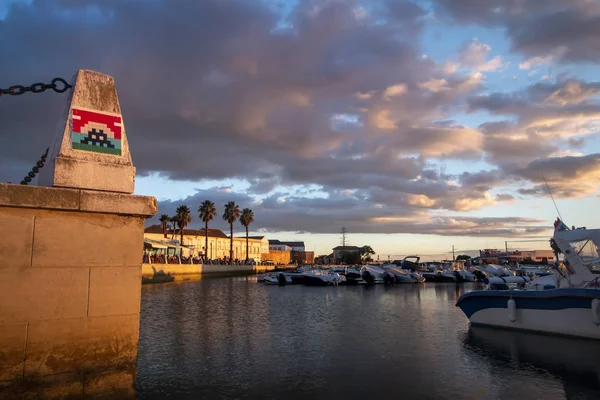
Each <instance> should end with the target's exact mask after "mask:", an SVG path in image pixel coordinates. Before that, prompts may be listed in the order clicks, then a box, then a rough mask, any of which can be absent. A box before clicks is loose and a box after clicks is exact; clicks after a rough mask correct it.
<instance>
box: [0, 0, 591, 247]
mask: <svg viewBox="0 0 600 400" xmlns="http://www.w3.org/2000/svg"><path fill="white" fill-rule="evenodd" d="M599 37H600V2H598V1H596V0H544V1H539V0H489V1H481V0H423V1H418V0H414V1H404V0H364V1H361V0H306V1H302V0H288V1H286V0H245V1H244V0H221V1H219V0H202V1H183V0H182V1H177V0H170V1H167V0H130V1H121V0H90V1H76V0H37V1H35V0H34V1H27V0H19V1H14V0H0V54H2V59H1V60H0V87H6V86H10V85H14V84H30V83H33V82H37V81H40V80H42V81H49V80H51V79H52V78H54V77H56V76H60V77H71V76H72V75H73V74H74V73H75V71H76V70H77V69H79V68H87V69H93V70H97V71H100V72H103V73H106V74H110V75H113V76H114V77H115V79H116V82H117V90H118V93H119V97H120V101H121V106H122V110H123V116H124V122H125V125H126V129H127V134H128V137H129V142H130V146H131V152H132V157H133V161H134V164H135V166H136V167H137V171H138V175H137V178H136V192H137V193H139V194H148V195H153V196H156V197H157V198H158V199H159V201H160V203H159V206H160V211H159V213H168V214H171V213H173V211H174V209H175V208H176V206H177V205H179V204H187V205H188V206H190V207H191V208H192V210H194V214H195V215H194V217H195V218H194V219H193V221H192V226H193V227H199V226H200V221H199V218H198V217H197V216H196V212H195V210H196V209H197V208H198V205H199V203H200V202H201V201H203V200H205V199H211V200H213V201H215V202H216V203H217V206H218V208H219V211H220V213H221V208H222V205H223V204H224V202H226V201H228V200H234V201H236V202H237V203H238V204H240V206H242V207H250V208H252V209H253V210H254V213H255V215H256V222H255V223H254V224H253V228H254V230H255V231H256V232H259V231H262V232H267V235H268V236H269V237H271V238H279V239H289V240H291V239H298V240H304V241H305V242H306V244H307V247H308V248H309V249H314V250H315V251H316V252H317V253H319V254H322V253H327V252H329V251H330V249H331V247H333V246H335V245H337V244H338V243H339V234H338V232H339V231H340V229H341V228H342V227H346V229H347V230H348V231H349V232H350V234H349V236H348V239H349V241H350V243H351V244H354V245H363V244H370V245H371V246H372V247H373V248H374V249H375V250H376V251H377V253H378V254H380V255H381V256H382V257H387V255H388V254H391V255H392V256H394V255H403V254H408V253H420V254H434V253H440V254H442V255H443V253H445V252H448V251H449V250H450V249H451V247H452V245H455V247H456V249H458V250H472V249H478V248H483V247H504V241H506V240H508V241H509V247H510V248H513V249H516V248H525V247H528V248H531V247H539V248H546V246H547V245H546V243H547V242H540V243H539V245H537V244H536V245H534V244H533V243H532V242H520V241H521V240H533V239H532V238H540V237H547V236H548V235H549V233H550V231H549V228H550V227H551V226H552V222H553V220H554V218H555V217H556V211H555V210H554V206H553V205H552V201H551V200H550V198H549V197H548V195H547V191H546V190H545V186H544V181H543V179H542V174H543V175H544V176H545V178H546V180H547V181H548V185H549V186H550V188H551V191H552V193H553V195H554V197H555V198H556V199H557V204H558V206H559V208H560V211H561V213H562V215H563V217H564V219H565V221H566V223H567V224H568V225H578V226H582V225H587V226H596V227H598V226H600V216H599V215H600V213H598V200H599V191H598V188H597V187H598V185H597V184H598V180H599V178H600V135H599V134H598V127H599V126H600V81H598V80H597V76H599V72H600V70H599V68H598V66H597V65H598V62H599V61H600V40H598V38H599ZM64 99H65V97H61V96H60V95H57V94H54V93H44V94H43V95H25V96H21V97H11V98H7V97H3V98H2V107H1V108H0V121H2V125H1V127H0V181H13V182H18V181H20V180H21V179H22V177H23V176H24V175H25V174H26V173H27V171H29V169H30V168H31V166H32V165H33V163H34V162H35V160H36V159H37V158H38V157H39V155H40V154H41V153H42V152H43V151H44V149H45V148H46V147H47V146H48V144H49V143H50V140H51V138H52V135H53V133H54V131H55V127H56V125H57V122H58V116H59V114H60V110H61V109H62V107H63V105H64V101H65V100H64ZM214 227H220V228H224V227H225V226H224V225H223V223H222V221H217V222H216V223H215V224H214ZM238 229H239V227H238ZM438 258H439V257H438Z"/></svg>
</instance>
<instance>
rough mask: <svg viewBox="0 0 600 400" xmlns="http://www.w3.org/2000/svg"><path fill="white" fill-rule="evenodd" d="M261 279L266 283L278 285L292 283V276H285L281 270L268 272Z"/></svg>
mask: <svg viewBox="0 0 600 400" xmlns="http://www.w3.org/2000/svg"><path fill="white" fill-rule="evenodd" d="M263 281H264V283H265V284H266V285H279V286H285V285H291V284H292V283H294V282H293V281H292V278H290V277H289V276H287V274H285V273H283V272H279V273H276V274H269V275H268V276H265V277H264V279H263Z"/></svg>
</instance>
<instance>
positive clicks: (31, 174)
mask: <svg viewBox="0 0 600 400" xmlns="http://www.w3.org/2000/svg"><path fill="white" fill-rule="evenodd" d="M49 150H50V147H48V148H47V149H46V152H45V153H44V154H42V157H41V158H40V160H39V161H38V162H37V163H35V166H34V167H33V168H31V171H30V172H29V173H28V174H27V176H26V177H25V178H23V180H22V181H21V185H27V184H29V182H31V180H32V179H33V178H35V175H36V174H37V173H38V172H40V168H42V167H44V163H45V162H46V158H47V157H48V151H49Z"/></svg>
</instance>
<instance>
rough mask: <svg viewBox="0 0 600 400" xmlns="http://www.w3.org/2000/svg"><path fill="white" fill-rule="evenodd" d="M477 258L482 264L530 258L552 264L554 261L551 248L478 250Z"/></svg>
mask: <svg viewBox="0 0 600 400" xmlns="http://www.w3.org/2000/svg"><path fill="white" fill-rule="evenodd" d="M479 258H480V259H481V262H482V263H484V264H502V263H510V264H516V263H521V262H523V261H524V260H527V259H532V260H533V261H535V262H536V263H540V264H542V263H547V264H553V263H554V261H555V257H554V252H553V251H552V250H526V251H519V250H515V251H508V252H507V251H503V250H498V249H483V250H479Z"/></svg>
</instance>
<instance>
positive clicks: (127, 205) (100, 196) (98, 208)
mask: <svg viewBox="0 0 600 400" xmlns="http://www.w3.org/2000/svg"><path fill="white" fill-rule="evenodd" d="M80 209H81V211H89V212H100V213H116V214H123V215H144V216H154V215H155V214H156V213H157V212H158V207H157V205H156V198H154V197H149V196H131V195H126V194H119V193H107V192H98V191H88V190H82V191H81V206H80Z"/></svg>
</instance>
